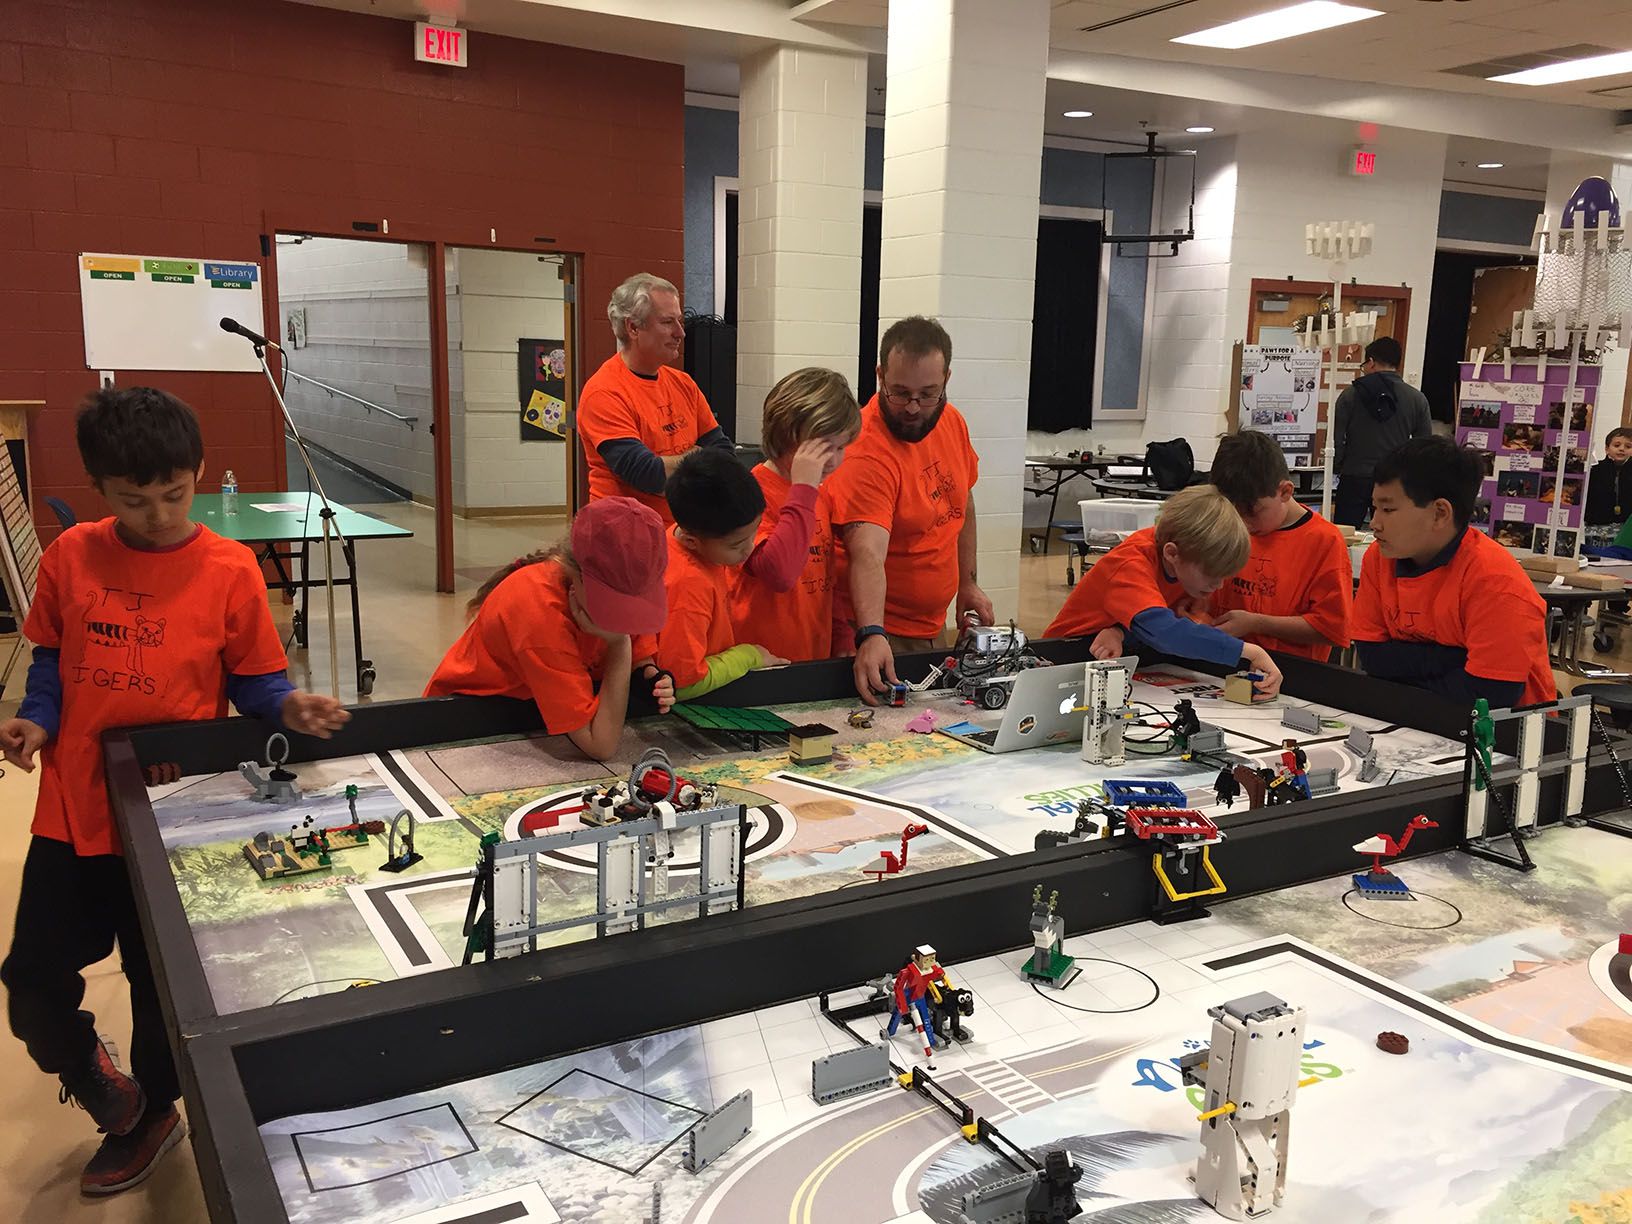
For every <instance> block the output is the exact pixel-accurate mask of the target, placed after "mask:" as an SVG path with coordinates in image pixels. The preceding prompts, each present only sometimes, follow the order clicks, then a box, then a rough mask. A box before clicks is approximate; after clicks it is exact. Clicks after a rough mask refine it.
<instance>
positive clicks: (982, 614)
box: [958, 582, 997, 625]
mask: <svg viewBox="0 0 1632 1224" xmlns="http://www.w3.org/2000/svg"><path fill="white" fill-rule="evenodd" d="M966 612H973V613H974V614H975V615H976V617H978V618H979V619H978V621H977V622H976V623H977V624H981V625H990V624H993V623H994V618H995V617H996V615H997V614H996V613H995V612H993V611H992V601H991V600H990V599H989V598H987V595H986V592H985V591H983V590H981V589H980V587H979V586H977V585H976V584H975V583H973V582H965V583H963V584H962V585H961V586H959V587H958V624H960V625H961V624H963V616H964V613H966Z"/></svg>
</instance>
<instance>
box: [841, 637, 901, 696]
mask: <svg viewBox="0 0 1632 1224" xmlns="http://www.w3.org/2000/svg"><path fill="white" fill-rule="evenodd" d="M850 671H851V674H852V675H853V676H854V677H855V681H856V694H857V696H859V697H860V698H861V699H862V700H863V701H865V702H866V703H867V704H868V705H870V706H876V705H878V704H879V700H878V698H879V694H880V693H887V692H889V691H890V689H892V688H894V687H895V685H897V684H899V683H900V680H899V679H898V678H897V677H896V674H895V651H893V650H891V649H890V643H889V641H888V639H886V638H885V636H884V635H883V634H882V633H875V634H873V636H872V637H869V638H863V639H862V643H861V645H860V646H858V647H857V648H856V657H855V659H854V661H852V663H851V664H850Z"/></svg>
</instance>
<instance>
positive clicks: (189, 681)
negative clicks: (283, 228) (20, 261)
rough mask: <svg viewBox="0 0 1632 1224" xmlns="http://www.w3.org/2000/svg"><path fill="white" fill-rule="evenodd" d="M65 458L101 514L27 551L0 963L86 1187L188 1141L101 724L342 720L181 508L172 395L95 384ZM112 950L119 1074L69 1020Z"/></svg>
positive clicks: (187, 471)
mask: <svg viewBox="0 0 1632 1224" xmlns="http://www.w3.org/2000/svg"><path fill="white" fill-rule="evenodd" d="M75 431H76V435H77V441H78V443H79V453H80V457H81V459H83V461H84V463H85V470H86V471H87V472H88V473H89V474H90V477H91V480H92V482H93V483H94V484H95V486H96V489H97V491H98V492H99V493H100V494H101V495H102V496H103V498H105V499H106V500H107V502H108V505H109V508H110V509H112V511H113V517H111V518H105V519H102V520H101V521H100V522H95V523H81V524H79V525H78V526H75V527H70V528H69V529H68V530H67V531H64V532H63V533H62V534H61V535H60V536H58V537H57V538H56V540H54V541H53V542H52V544H51V547H49V548H48V549H46V550H45V555H44V556H43V557H42V558H41V559H40V571H39V584H38V588H37V590H36V593H35V597H34V602H33V604H32V606H31V607H30V608H29V612H28V617H27V620H26V621H25V622H24V624H23V634H24V636H25V637H27V638H28V640H29V641H31V642H33V643H34V661H33V664H32V665H31V666H30V667H29V669H28V685H27V691H26V693H25V695H24V697H23V703H22V706H21V707H20V708H19V709H18V711H17V716H16V717H15V718H10V719H7V720H6V721H5V722H4V723H0V748H3V749H4V751H5V758H6V760H7V761H9V762H11V763H12V764H13V765H16V766H18V767H19V768H21V769H24V770H32V769H33V768H34V758H35V754H36V753H38V754H39V757H40V765H41V771H40V794H39V800H38V802H37V803H36V804H35V808H34V826H33V839H32V840H31V842H30V843H29V847H28V858H27V859H26V860H25V861H24V863H23V878H22V885H21V889H20V893H19V896H18V900H17V920H16V923H15V926H14V928H13V935H12V944H11V952H10V954H9V955H8V956H7V957H6V960H5V964H4V965H0V980H3V981H4V982H5V986H6V990H7V992H8V993H9V995H10V998H9V1004H10V1015H11V1031H12V1032H13V1033H14V1034H15V1035H16V1036H17V1037H18V1038H19V1039H20V1040H21V1041H22V1042H23V1043H24V1045H26V1046H27V1047H28V1053H29V1056H30V1057H31V1058H33V1059H34V1061H35V1063H37V1064H38V1065H39V1068H40V1070H42V1071H44V1072H46V1073H47V1074H49V1075H55V1076H57V1077H58V1078H59V1079H60V1080H61V1081H62V1094H63V1095H62V1099H63V1100H64V1101H67V1100H69V1099H72V1100H74V1101H77V1102H78V1103H79V1104H80V1105H81V1106H83V1107H84V1108H85V1110H86V1111H87V1112H88V1113H89V1114H90V1115H91V1117H92V1119H93V1120H94V1121H95V1122H96V1124H97V1126H98V1127H100V1128H101V1129H102V1130H103V1131H104V1132H105V1133H106V1138H104V1139H103V1141H102V1145H101V1147H99V1148H98V1149H97V1151H96V1154H95V1155H94V1156H92V1157H91V1160H90V1163H89V1164H87V1165H86V1166H85V1169H84V1171H83V1172H82V1173H81V1174H80V1179H79V1186H80V1190H81V1192H83V1193H85V1194H89V1195H106V1194H114V1193H117V1192H118V1191H120V1190H123V1189H125V1188H126V1187H128V1186H133V1185H135V1184H136V1183H137V1182H139V1181H141V1180H142V1179H143V1178H145V1177H146V1176H147V1175H148V1173H149V1172H150V1171H151V1170H152V1168H153V1165H154V1163H155V1162H156V1161H157V1160H158V1159H159V1158H160V1157H161V1156H163V1155H164V1153H165V1152H167V1151H169V1150H170V1149H171V1148H172V1147H174V1146H175V1145H176V1144H177V1143H179V1142H180V1141H181V1137H182V1135H183V1134H185V1133H186V1128H185V1127H184V1126H183V1125H182V1122H181V1117H180V1115H179V1114H177V1113H176V1109H175V1104H174V1102H175V1099H176V1097H177V1095H179V1092H180V1086H179V1084H178V1083H177V1079H176V1068H175V1064H174V1062H173V1061H172V1060H171V1056H170V1045H169V1041H168V1039H167V1038H166V1037H165V1032H164V1018H163V1016H162V1014H161V1013H160V1010H159V999H158V992H157V990H156V989H155V987H154V983H153V970H152V966H151V965H150V963H149V961H148V956H147V949H146V947H145V946H144V944H143V940H142V929H141V925H140V924H139V923H138V922H137V920H136V904H135V900H134V898H133V897H132V895H131V889H130V879H129V876H128V875H127V874H126V872H125V864H124V859H123V857H122V855H121V853H120V844H119V832H118V830H117V829H115V828H114V825H113V817H112V813H111V812H110V811H109V809H108V796H107V784H106V782H105V780H104V778H103V770H102V745H101V735H102V732H103V731H105V730H107V729H109V728H111V727H128V726H135V725H138V724H141V723H163V722H178V721H181V720H184V719H200V718H221V717H223V716H224V715H225V714H226V713H227V702H228V701H229V700H230V701H231V702H232V704H233V705H235V706H237V707H238V709H239V711H240V712H241V713H243V714H246V715H249V716H251V717H255V718H262V719H265V720H266V721H267V722H269V723H272V724H274V725H280V726H282V727H284V728H287V729H289V730H291V731H299V732H303V733H304V734H307V735H316V736H321V737H323V738H327V737H328V735H329V733H330V732H331V731H333V730H335V729H337V728H339V727H340V726H341V725H342V724H343V723H345V721H346V720H347V719H348V718H349V717H350V715H348V714H347V713H346V711H345V710H344V708H342V707H341V705H340V703H339V702H338V701H335V700H334V699H333V698H331V697H321V696H317V695H315V694H312V693H305V692H301V691H299V690H298V689H296V688H295V687H294V686H293V685H291V684H290V683H289V680H288V678H287V677H286V676H285V675H284V668H285V666H286V660H285V659H284V655H283V644H282V642H281V641H280V640H279V638H278V633H277V630H276V629H275V628H274V627H273V625H272V614H271V611H270V610H269V608H268V606H267V599H266V583H265V581H264V580H263V578H262V576H261V568H260V565H259V563H258V562H257V561H256V560H255V555H254V554H253V553H252V552H250V550H249V549H247V548H245V547H244V546H243V545H242V544H239V543H237V542H235V541H233V540H226V539H222V538H221V537H220V536H218V535H216V534H215V533H214V532H213V531H211V530H210V529H209V528H207V527H204V526H202V525H200V524H197V523H194V522H193V521H192V520H191V518H190V517H189V516H190V515H191V512H192V506H193V493H194V490H195V488H196V487H197V483H198V480H199V478H200V477H201V476H202V475H203V471H204V440H203V437H202V435H201V434H200V433H199V429H198V420H197V418H196V417H194V415H193V411H192V409H191V408H189V407H188V406H187V405H186V404H184V403H182V402H181V401H180V400H178V399H176V398H175V397H174V396H172V395H168V394H166V393H165V392H163V391H157V390H154V389H153V388H151V387H127V388H123V389H121V390H117V391H116V390H112V389H108V390H102V391H98V392H96V393H95V394H93V395H92V396H91V397H90V398H89V399H88V400H87V401H86V403H85V406H84V407H83V408H82V409H81V410H80V413H79V418H78V420H77V422H76V425H75ZM116 941H117V943H118V946H119V955H120V960H121V963H122V966H123V969H124V973H125V977H126V978H127V979H128V980H129V982H130V1012H131V1043H130V1055H131V1070H132V1072H133V1073H134V1078H132V1076H127V1075H125V1074H124V1073H123V1072H122V1071H120V1070H119V1068H118V1067H117V1066H115V1065H114V1063H113V1061H112V1059H111V1058H109V1056H108V1052H107V1050H106V1048H105V1047H104V1046H103V1045H102V1041H101V1039H100V1038H99V1037H98V1036H97V1033H96V1017H94V1016H93V1015H91V1013H90V1012H87V1011H83V1010H81V1007H80V1004H81V1002H82V1000H83V999H84V995H85V981H84V979H83V978H82V977H81V976H80V972H81V970H83V969H84V968H85V967H86V966H87V965H92V964H95V963H96V962H97V961H99V960H101V959H102V958H103V957H105V956H107V955H108V954H109V953H110V952H111V951H112V950H113V947H114V944H115V942H116Z"/></svg>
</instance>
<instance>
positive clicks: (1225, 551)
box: [1044, 485, 1281, 697]
mask: <svg viewBox="0 0 1632 1224" xmlns="http://www.w3.org/2000/svg"><path fill="white" fill-rule="evenodd" d="M1251 547H1252V546H1251V544H1250V543H1249V541H1248V539H1247V529H1246V526H1245V525H1244V524H1243V523H1242V522H1241V516H1240V515H1239V514H1237V513H1236V512H1235V508H1234V507H1233V506H1231V505H1230V503H1229V502H1228V501H1227V500H1226V499H1225V497H1224V495H1223V494H1222V493H1220V492H1219V491H1218V490H1217V489H1215V488H1213V487H1211V486H1210V485H1194V486H1192V487H1191V488H1188V489H1181V490H1180V491H1179V492H1177V493H1175V494H1174V495H1173V496H1172V497H1171V498H1169V499H1168V500H1167V501H1166V502H1165V503H1164V504H1163V506H1162V511H1161V515H1160V517H1158V518H1157V520H1156V526H1154V527H1146V528H1145V529H1144V530H1143V531H1136V532H1134V533H1133V534H1132V535H1131V536H1129V537H1128V538H1127V539H1126V540H1123V541H1122V543H1120V544H1118V545H1117V546H1116V547H1115V548H1113V549H1111V551H1110V552H1109V553H1107V554H1106V555H1105V556H1103V557H1101V558H1100V559H1099V560H1098V561H1096V562H1095V563H1094V564H1093V565H1092V566H1090V567H1089V569H1088V572H1087V573H1086V574H1084V575H1083V578H1082V581H1081V582H1079V583H1077V585H1076V588H1075V589H1074V590H1073V591H1072V592H1071V594H1070V596H1068V597H1067V599H1066V601H1065V606H1064V607H1062V608H1061V609H1060V612H1059V615H1058V616H1056V617H1055V618H1054V622H1053V623H1052V624H1051V625H1049V627H1048V629H1047V630H1046V631H1045V633H1044V636H1045V637H1087V636H1088V635H1089V634H1094V635H1095V637H1094V642H1093V646H1092V647H1091V649H1092V652H1093V655H1094V657H1095V658H1096V659H1113V658H1116V657H1117V656H1118V655H1120V654H1122V648H1123V642H1124V640H1125V639H1132V641H1131V642H1130V645H1129V648H1130V649H1134V650H1137V649H1138V646H1139V643H1141V642H1145V643H1149V645H1151V646H1153V647H1154V648H1155V649H1157V650H1159V651H1161V652H1162V653H1163V654H1169V655H1174V656H1176V657H1178V658H1181V659H1205V660H1206V661H1208V662H1210V663H1221V664H1223V665H1224V666H1226V667H1240V668H1245V669H1250V670H1252V671H1255V672H1258V673H1260V674H1261V675H1262V677H1263V679H1261V680H1259V681H1257V682H1256V683H1255V684H1254V688H1255V689H1256V690H1257V692H1258V693H1259V694H1260V695H1261V696H1264V697H1273V696H1274V695H1275V694H1276V693H1278V692H1280V689H1281V671H1280V668H1278V667H1276V666H1275V661H1274V660H1273V659H1271V658H1270V657H1269V653H1268V652H1267V651H1266V650H1264V648H1263V647H1262V646H1258V645H1255V644H1254V643H1252V642H1243V641H1241V640H1240V639H1239V638H1237V637H1234V636H1232V635H1231V634H1229V633H1226V632H1224V631H1223V630H1221V629H1215V628H1213V626H1211V625H1206V624H1200V623H1198V622H1197V621H1195V620H1194V619H1192V618H1191V615H1190V613H1191V611H1192V609H1200V608H1204V607H1205V606H1206V603H1207V600H1208V599H1209V598H1210V597H1211V596H1212V594H1213V592H1214V591H1216V590H1217V589H1218V588H1219V586H1220V585H1222V584H1223V582H1224V581H1225V579H1226V578H1228V577H1229V576H1230V575H1231V574H1234V573H1235V572H1236V571H1237V570H1239V569H1240V568H1241V567H1242V566H1243V565H1244V564H1246V560H1247V556H1248V554H1249V552H1250V550H1251Z"/></svg>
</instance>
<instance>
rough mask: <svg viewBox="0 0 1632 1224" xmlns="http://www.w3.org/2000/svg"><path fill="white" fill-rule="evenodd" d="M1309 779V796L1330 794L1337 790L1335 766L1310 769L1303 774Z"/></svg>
mask: <svg viewBox="0 0 1632 1224" xmlns="http://www.w3.org/2000/svg"><path fill="white" fill-rule="evenodd" d="M1303 776H1304V777H1305V778H1307V779H1308V781H1309V797H1310V798H1311V799H1312V798H1315V797H1316V796H1318V795H1330V794H1334V793H1335V792H1336V791H1337V767H1336V766H1335V765H1333V766H1329V767H1327V768H1325V769H1311V770H1308V771H1307V772H1306V773H1305V774H1304V775H1303Z"/></svg>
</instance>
